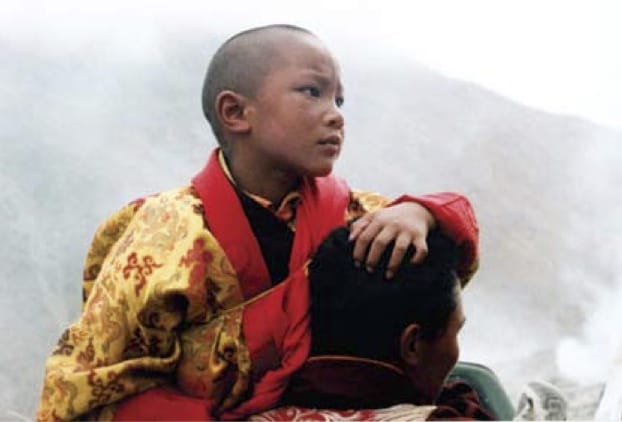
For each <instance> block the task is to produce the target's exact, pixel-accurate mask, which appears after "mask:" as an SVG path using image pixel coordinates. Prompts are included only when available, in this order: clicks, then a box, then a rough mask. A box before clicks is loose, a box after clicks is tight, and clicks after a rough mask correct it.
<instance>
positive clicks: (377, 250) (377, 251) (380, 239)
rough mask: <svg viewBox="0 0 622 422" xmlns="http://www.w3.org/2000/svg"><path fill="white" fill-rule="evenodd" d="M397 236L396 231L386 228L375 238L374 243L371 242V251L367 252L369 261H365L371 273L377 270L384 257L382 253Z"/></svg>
mask: <svg viewBox="0 0 622 422" xmlns="http://www.w3.org/2000/svg"><path fill="white" fill-rule="evenodd" d="M395 235H396V233H395V229H393V228H391V227H384V228H382V230H380V231H379V232H378V233H377V234H376V236H374V239H373V242H371V245H370V247H369V251H368V252H367V259H366V260H365V266H366V267H367V270H368V271H369V272H372V271H373V270H374V269H375V268H376V265H378V262H379V261H380V258H381V257H382V253H383V252H384V250H385V249H386V248H387V246H388V245H389V243H391V241H392V240H393V239H395Z"/></svg>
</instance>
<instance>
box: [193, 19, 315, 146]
mask: <svg viewBox="0 0 622 422" xmlns="http://www.w3.org/2000/svg"><path fill="white" fill-rule="evenodd" d="M296 34H298V35H301V34H302V35H307V36H312V37H315V35H314V34H313V33H312V32H310V31H308V30H306V29H304V28H301V27H298V26H294V25H268V26H261V27H258V28H253V29H249V30H247V31H243V32H240V33H238V34H236V35H234V36H232V37H231V38H229V39H228V40H227V41H225V43H224V44H223V45H222V46H221V47H220V48H219V49H218V50H217V51H216V53H215V54H214V57H212V61H211V62H210V65H209V67H208V69H207V74H206V76H205V82H204V83H203V95H202V104H203V113H204V114H205V117H206V118H207V120H208V121H209V123H210V125H211V127H212V131H213V132H214V135H215V136H216V139H217V140H218V143H219V144H220V145H221V146H225V145H223V144H224V141H225V140H224V139H223V133H222V128H221V125H220V122H219V120H218V116H217V113H216V108H215V102H216V97H217V96H218V94H219V93H221V92H222V91H224V90H230V91H234V92H236V93H238V94H241V95H244V96H247V97H250V98H253V97H254V96H255V95H256V94H257V91H258V90H259V88H260V87H261V84H262V82H263V80H264V79H265V77H266V76H267V75H268V73H270V71H271V69H272V66H274V65H275V63H278V58H279V57H281V56H282V55H283V54H284V53H285V52H284V51H283V50H282V49H281V48H280V47H281V42H282V41H283V40H286V39H288V37H291V36H292V35H296Z"/></svg>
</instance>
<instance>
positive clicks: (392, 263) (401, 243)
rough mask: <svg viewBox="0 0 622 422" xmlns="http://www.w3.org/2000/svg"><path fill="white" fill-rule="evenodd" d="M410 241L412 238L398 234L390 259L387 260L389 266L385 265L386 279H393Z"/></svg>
mask: <svg viewBox="0 0 622 422" xmlns="http://www.w3.org/2000/svg"><path fill="white" fill-rule="evenodd" d="M411 241H412V238H411V236H410V235H408V234H407V233H400V234H399V235H398V236H397V239H395V246H394V247H393V252H392V253H391V259H389V264H388V265H387V273H386V275H385V276H386V278H387V279H390V278H393V275H395V273H396V272H397V269H398V268H399V266H400V264H401V263H402V259H403V258H404V255H405V254H406V251H407V250H408V246H410V243H411Z"/></svg>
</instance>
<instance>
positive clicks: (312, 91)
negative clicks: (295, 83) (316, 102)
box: [300, 86, 321, 97]
mask: <svg viewBox="0 0 622 422" xmlns="http://www.w3.org/2000/svg"><path fill="white" fill-rule="evenodd" d="M300 91H301V92H304V93H305V94H307V95H310V96H311V97H319V96H320V94H321V93H320V90H319V88H317V87H314V86H305V87H303V88H301V89H300Z"/></svg>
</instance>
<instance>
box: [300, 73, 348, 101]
mask: <svg viewBox="0 0 622 422" xmlns="http://www.w3.org/2000/svg"><path fill="white" fill-rule="evenodd" d="M305 76H309V77H311V78H313V79H315V80H316V81H317V82H319V83H320V84H321V85H322V86H328V85H331V84H332V83H333V80H332V78H330V77H329V76H326V75H325V74H324V73H323V72H318V71H316V70H308V71H306V72H305ZM337 91H338V92H339V93H340V94H341V95H343V85H342V84H341V80H338V81H337Z"/></svg>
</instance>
